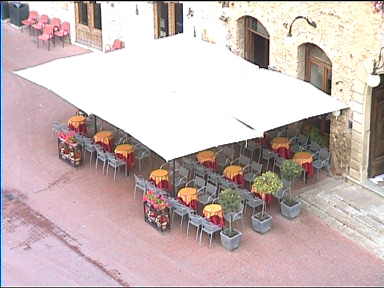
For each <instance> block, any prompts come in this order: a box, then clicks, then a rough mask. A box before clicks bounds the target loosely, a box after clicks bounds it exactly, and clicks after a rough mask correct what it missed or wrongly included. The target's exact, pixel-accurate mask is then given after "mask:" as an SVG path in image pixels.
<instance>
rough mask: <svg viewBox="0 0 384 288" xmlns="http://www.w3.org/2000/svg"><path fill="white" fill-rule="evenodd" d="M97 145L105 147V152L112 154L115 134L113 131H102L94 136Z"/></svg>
mask: <svg viewBox="0 0 384 288" xmlns="http://www.w3.org/2000/svg"><path fill="white" fill-rule="evenodd" d="M93 140H94V141H95V143H96V144H100V145H101V146H103V148H104V150H106V151H108V152H112V140H113V133H112V132H111V131H105V130H104V131H100V132H97V133H96V134H95V135H94V136H93Z"/></svg>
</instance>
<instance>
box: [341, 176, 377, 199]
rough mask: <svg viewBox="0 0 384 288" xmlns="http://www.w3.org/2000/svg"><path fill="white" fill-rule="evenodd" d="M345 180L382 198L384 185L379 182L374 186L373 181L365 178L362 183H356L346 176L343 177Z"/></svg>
mask: <svg viewBox="0 0 384 288" xmlns="http://www.w3.org/2000/svg"><path fill="white" fill-rule="evenodd" d="M345 178H346V179H347V180H349V181H351V182H353V183H355V184H358V185H360V186H362V187H364V188H366V189H368V190H370V191H373V192H375V193H376V194H378V195H380V196H381V197H384V183H383V182H381V183H380V184H381V185H379V184H375V182H374V181H371V180H370V179H369V178H366V179H365V180H363V182H358V181H356V180H355V179H353V178H351V177H350V176H347V175H345Z"/></svg>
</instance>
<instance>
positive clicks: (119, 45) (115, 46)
mask: <svg viewBox="0 0 384 288" xmlns="http://www.w3.org/2000/svg"><path fill="white" fill-rule="evenodd" d="M121 48H124V42H123V41H121V40H118V39H116V40H115V41H113V45H112V47H111V46H110V45H108V44H107V47H106V48H105V52H111V51H114V50H118V49H121Z"/></svg>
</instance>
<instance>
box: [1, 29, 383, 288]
mask: <svg viewBox="0 0 384 288" xmlns="http://www.w3.org/2000/svg"><path fill="white" fill-rule="evenodd" d="M4 32H5V46H4V55H5V59H4V68H5V75H4V76H5V77H4V80H5V82H4V89H5V94H4V115H3V117H4V131H3V133H4V134H3V136H4V139H3V143H4V147H5V148H4V157H3V160H4V163H3V165H4V190H3V191H2V193H3V197H4V199H5V200H6V201H8V202H7V203H8V204H4V205H8V206H7V207H5V208H6V209H7V210H6V211H5V213H3V217H4V219H3V220H4V222H5V226H6V227H7V228H6V229H7V230H5V233H4V244H5V248H4V252H5V254H4V257H3V258H4V259H5V260H4V264H5V265H4V266H5V275H4V278H5V281H4V280H3V281H4V282H3V284H4V285H5V286H7V285H15V286H17V285H23V286H24V285H31V286H34V285H43V283H45V284H48V285H52V286H53V285H63V283H66V284H68V285H69V286H80V285H84V286H85V285H92V286H93V285H97V284H95V283H98V284H99V286H111V285H114V283H115V285H120V286H128V285H129V286H383V285H384V273H383V271H384V262H383V260H382V259H380V258H379V257H378V256H377V255H375V254H374V253H373V252H372V251H370V250H368V249H366V248H365V247H362V245H360V244H358V243H356V242H355V240H351V239H349V238H347V237H345V236H343V234H342V233H340V232H339V231H337V230H336V229H334V228H332V227H329V226H328V225H327V224H326V221H324V219H321V218H319V217H318V216H316V215H313V212H312V211H313V209H306V208H305V209H303V211H302V213H301V215H300V216H299V217H298V218H296V219H294V220H286V219H285V218H283V217H282V216H280V213H279V210H278V207H277V205H276V203H274V204H273V205H272V206H271V208H270V213H271V215H272V217H273V226H272V229H271V230H270V231H269V232H268V233H266V234H264V235H260V234H258V233H256V232H254V231H252V229H251V227H250V215H249V213H247V215H246V217H245V219H244V220H245V221H244V227H242V226H241V225H240V224H236V227H238V228H239V229H240V230H241V231H243V238H242V240H241V246H240V248H239V249H237V250H236V251H233V252H228V251H226V250H224V248H223V247H221V244H220V239H219V237H215V239H214V242H213V247H212V248H209V247H208V240H207V237H206V236H204V238H203V243H202V244H201V245H199V244H198V243H197V242H196V241H195V240H194V237H193V236H192V235H193V234H192V235H190V236H189V237H188V238H187V237H186V231H185V230H186V229H185V228H186V225H185V224H186V223H184V225H183V227H182V229H180V226H179V225H178V224H175V225H172V229H171V231H170V232H168V233H165V234H161V233H159V232H157V231H155V230H154V229H153V228H152V227H150V226H149V225H147V224H146V223H145V222H144V219H143V206H142V202H141V200H140V199H139V198H140V197H138V198H136V199H134V197H133V177H132V174H131V176H130V177H123V176H122V175H123V174H119V176H118V177H117V179H116V181H113V176H112V175H111V174H110V175H108V176H107V175H103V174H102V172H101V169H100V168H98V169H95V166H94V164H93V165H92V166H91V167H90V166H89V161H88V157H87V158H86V161H85V165H83V166H81V167H79V168H78V169H75V168H72V167H70V166H69V165H67V164H66V163H64V162H62V161H61V160H60V159H59V158H58V155H57V150H56V149H57V146H56V145H57V142H56V139H55V137H54V136H53V135H52V133H51V123H52V122H53V121H56V120H59V121H62V122H65V121H67V119H68V118H69V117H70V116H72V115H73V114H74V112H75V111H76V109H75V108H74V107H73V106H71V105H70V104H68V103H66V102H65V101H64V100H63V99H61V98H60V97H58V96H57V95H55V94H54V93H52V92H51V91H48V90H47V89H45V88H43V87H40V86H38V85H35V84H33V83H31V82H29V81H26V80H24V79H21V78H20V77H18V76H16V75H14V74H13V73H12V72H11V71H12V70H16V69H20V68H22V67H28V66H31V65H37V64H39V63H43V62H46V61H50V60H52V59H56V58H60V57H65V56H70V55H74V54H79V53H87V52H88V51H86V50H84V49H81V48H79V47H76V46H66V47H64V48H62V47H55V48H53V49H52V50H51V51H49V52H48V51H47V50H46V49H43V48H39V49H37V48H36V44H35V43H33V42H32V41H31V39H30V36H28V34H27V33H21V32H20V31H17V30H15V29H14V28H12V27H9V26H8V25H5V31H4ZM94 53H96V52H94ZM75 69H81V67H76V68H75ZM128 81H129V79H128V80H127V82H128ZM63 85H70V83H65V81H64V82H63ZM84 85H92V83H84ZM79 97H81V95H79ZM138 121H145V119H138ZM144 164H145V165H144V166H145V168H144V169H143V171H137V169H136V172H137V173H140V174H142V175H145V176H147V175H148V174H149V171H150V170H151V169H152V168H154V167H158V164H159V162H158V161H156V160H155V161H153V162H152V163H150V162H146V163H144ZM320 181H324V180H319V182H318V185H321V182H320ZM309 182H311V181H309ZM309 184H315V183H309ZM304 193H305V192H304ZM309 194H311V193H310V192H309V193H308V195H309ZM302 199H305V197H304V195H303V194H302ZM307 202H308V203H310V201H309V200H308V201H307ZM317 202H319V201H317V200H316V201H313V203H317ZM13 205H14V206H13ZM22 211H24V212H22ZM248 212H249V211H248ZM177 220H179V219H177ZM7 223H8V224H7ZM31 223H32V224H31ZM193 232H194V230H193ZM15 247H16V248H15ZM64 280H65V281H64Z"/></svg>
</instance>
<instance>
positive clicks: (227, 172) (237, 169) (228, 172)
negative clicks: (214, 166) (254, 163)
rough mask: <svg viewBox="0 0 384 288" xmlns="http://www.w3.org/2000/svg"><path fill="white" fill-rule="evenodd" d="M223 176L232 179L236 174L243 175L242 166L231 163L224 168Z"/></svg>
mask: <svg viewBox="0 0 384 288" xmlns="http://www.w3.org/2000/svg"><path fill="white" fill-rule="evenodd" d="M223 174H224V176H225V177H227V178H228V179H231V180H233V179H234V178H235V177H236V176H237V175H243V168H242V167H241V166H239V165H231V166H228V167H226V168H225V169H224V172H223Z"/></svg>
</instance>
